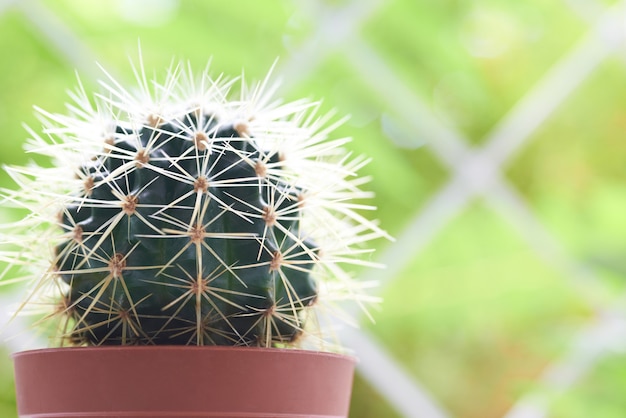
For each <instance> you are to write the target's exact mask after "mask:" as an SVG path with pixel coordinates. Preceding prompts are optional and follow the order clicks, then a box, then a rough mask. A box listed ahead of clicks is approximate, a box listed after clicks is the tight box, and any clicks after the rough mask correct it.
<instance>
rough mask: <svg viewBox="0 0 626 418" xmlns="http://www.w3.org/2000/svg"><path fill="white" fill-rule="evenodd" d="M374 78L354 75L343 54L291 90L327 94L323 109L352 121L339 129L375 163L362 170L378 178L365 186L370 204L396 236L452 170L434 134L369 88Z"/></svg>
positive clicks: (340, 134)
mask: <svg viewBox="0 0 626 418" xmlns="http://www.w3.org/2000/svg"><path fill="white" fill-rule="evenodd" d="M370 81H371V80H365V79H363V78H362V77H361V76H360V75H359V74H355V70H354V67H353V65H352V64H351V63H349V62H347V61H346V60H345V58H344V57H343V56H342V55H341V54H335V55H333V56H332V57H330V58H329V59H328V60H327V61H325V62H324V63H323V64H322V65H320V67H319V68H318V70H317V71H316V72H315V74H314V75H313V76H312V77H311V78H309V79H308V80H307V82H306V83H305V84H303V85H301V86H298V87H297V88H296V89H295V90H293V91H291V92H290V94H291V95H294V97H298V96H311V92H315V96H313V97H324V98H325V99H324V103H323V107H322V109H323V110H322V113H324V111H330V110H332V109H336V110H337V115H338V116H337V118H336V119H338V118H339V117H341V116H343V115H346V114H350V119H349V120H348V121H347V122H346V123H344V124H343V125H342V126H340V127H339V128H338V129H337V130H336V131H335V133H334V136H336V137H344V136H345V137H352V138H353V141H352V142H350V143H349V144H347V145H346V147H347V148H349V149H350V150H352V151H354V153H355V154H356V155H360V154H362V155H365V156H366V157H369V158H371V160H372V161H371V162H370V163H369V164H368V165H367V166H365V167H364V168H363V169H362V171H361V173H362V174H364V175H371V176H372V177H373V179H374V180H375V181H372V182H371V183H369V184H366V185H365V186H363V189H365V190H370V191H372V192H374V194H375V198H374V199H372V200H371V201H370V202H365V203H371V204H374V205H376V206H377V207H378V210H377V211H376V218H378V219H380V220H381V224H382V226H383V227H384V228H385V229H387V230H389V231H390V232H391V233H392V234H394V235H395V234H398V233H399V232H400V230H401V228H402V227H403V226H405V225H406V223H407V222H408V219H409V218H410V217H411V216H413V215H414V214H415V213H416V212H417V210H418V209H419V207H421V206H422V205H423V204H424V203H425V202H426V201H427V200H428V199H429V197H430V196H432V195H433V194H434V193H436V192H437V190H438V189H439V188H440V187H441V186H442V185H443V184H444V182H445V181H446V179H447V177H448V173H447V172H446V170H445V169H444V168H443V167H442V166H441V163H440V162H439V160H438V159H437V158H436V157H435V156H434V155H433V154H432V152H431V151H430V150H429V149H428V147H425V146H422V145H423V144H424V142H425V141H427V140H428V139H429V138H427V137H426V133H424V132H415V131H414V130H413V128H412V127H411V126H410V125H409V124H407V123H405V122H403V121H402V120H401V119H400V118H397V117H396V116H394V115H393V114H392V113H391V112H390V111H389V110H388V109H387V108H386V107H385V105H384V104H383V103H384V100H383V98H381V97H380V96H379V95H378V93H377V92H375V91H372V89H371V88H370V87H369V86H368V83H369V82H370Z"/></svg>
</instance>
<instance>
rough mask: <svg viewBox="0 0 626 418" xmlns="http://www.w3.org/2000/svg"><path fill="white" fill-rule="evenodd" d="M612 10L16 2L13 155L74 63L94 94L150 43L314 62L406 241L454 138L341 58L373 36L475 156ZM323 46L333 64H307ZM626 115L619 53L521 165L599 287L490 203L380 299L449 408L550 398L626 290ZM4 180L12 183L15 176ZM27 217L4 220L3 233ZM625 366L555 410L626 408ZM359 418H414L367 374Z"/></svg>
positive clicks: (456, 223)
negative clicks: (349, 28)
mask: <svg viewBox="0 0 626 418" xmlns="http://www.w3.org/2000/svg"><path fill="white" fill-rule="evenodd" d="M615 3H616V1H613V0H603V1H596V2H593V1H590V2H585V1H550V2H545V1H542V0H529V1H524V2H511V1H505V0H485V1H480V2H478V1H473V0H437V1H435V0H391V1H380V2H379V1H376V0H372V2H362V6H359V5H360V4H361V3H359V2H354V1H349V0H327V1H302V2H295V1H291V0H268V1H263V2H259V1H254V0H238V1H235V2H216V1H207V2H201V1H176V0H158V1H157V0H154V1H147V0H143V1H140V0H116V1H110V2H101V1H96V0H87V1H83V0H55V1H53V0H42V1H41V2H37V1H32V2H23V3H19V2H16V3H15V4H14V5H13V6H9V7H6V8H5V9H1V8H0V13H1V14H0V50H1V51H2V52H3V56H4V57H10V59H5V60H3V62H2V63H1V64H0V91H2V94H1V95H0V126H1V127H2V144H1V145H0V146H1V147H2V148H1V152H0V163H3V164H24V163H26V162H27V161H28V158H29V157H28V156H27V155H26V154H24V153H23V152H22V151H21V146H22V143H23V140H24V139H26V136H27V135H26V132H25V130H24V129H23V127H22V123H26V124H28V125H30V126H32V127H34V128H38V122H37V121H36V119H35V117H34V116H33V112H32V106H33V105H37V106H40V107H42V108H44V109H46V110H49V111H54V112H62V111H63V109H64V102H65V101H66V100H67V95H66V93H65V91H66V90H67V89H68V88H72V87H73V86H74V85H75V84H76V77H75V74H74V71H75V67H77V66H78V67H79V68H78V70H79V72H80V76H81V79H82V81H83V82H84V84H85V85H86V87H87V88H88V89H93V88H95V87H97V83H96V79H95V76H94V74H99V70H98V69H97V67H96V66H95V64H94V63H93V62H92V61H94V60H97V61H98V62H99V63H101V64H102V65H103V66H104V67H105V68H106V69H107V70H109V71H111V72H112V73H113V74H115V75H120V76H121V77H122V78H123V79H127V80H131V79H132V73H131V71H130V66H129V65H128V57H130V58H131V59H135V60H136V58H137V45H138V43H139V42H140V43H141V50H142V55H143V59H144V61H145V65H146V68H148V69H156V71H157V73H158V72H160V71H161V70H165V68H167V66H169V64H170V62H171V60H172V57H176V58H183V59H189V60H190V61H191V63H192V64H193V65H194V66H195V67H196V68H198V69H201V68H203V67H204V66H205V64H206V63H207V62H208V61H209V59H211V58H212V68H213V70H214V72H215V73H216V74H218V73H220V72H224V73H225V74H229V75H233V76H236V75H239V74H241V72H242V70H245V75H246V78H248V79H258V78H261V77H263V76H264V75H265V73H266V72H267V70H268V69H269V68H270V67H271V66H272V64H273V63H274V61H275V59H276V58H277V57H280V58H279V61H278V64H277V68H278V69H277V73H278V74H279V75H280V71H281V68H284V67H283V65H285V66H287V67H288V65H287V64H293V63H294V62H295V64H296V67H297V64H298V62H299V60H301V59H302V60H305V61H302V62H301V63H300V64H301V67H300V72H298V73H291V74H289V76H290V77H295V81H292V80H289V79H288V80H285V81H286V82H287V83H288V84H289V89H288V91H285V92H283V94H284V95H286V96H287V98H288V99H293V98H297V97H300V96H307V97H313V98H318V99H324V103H323V106H322V107H323V109H324V110H330V109H333V108H336V109H337V110H338V114H339V115H343V114H351V115H352V118H351V119H350V121H348V122H347V123H346V124H345V125H344V126H342V127H340V128H339V129H338V131H337V135H339V136H352V137H354V138H355V141H354V142H353V143H351V144H350V145H349V146H350V147H351V149H353V150H354V151H355V153H364V154H366V155H369V156H371V157H373V160H372V162H371V163H370V164H369V165H368V166H367V167H365V169H364V170H363V171H364V173H365V174H369V175H371V176H372V178H373V181H372V182H371V183H370V184H369V188H370V189H371V190H373V191H374V192H375V193H376V198H375V199H373V200H372V202H371V203H373V204H375V205H377V206H378V207H379V211H378V217H379V218H380V220H381V223H382V225H383V226H384V227H385V228H386V229H388V230H389V231H390V232H391V233H393V234H394V235H399V234H400V233H401V232H402V230H403V228H404V227H405V226H406V225H407V224H408V223H409V222H410V220H411V219H413V217H414V216H416V215H417V214H418V213H419V212H420V210H421V209H422V208H423V206H424V205H425V204H426V203H427V202H428V200H429V199H430V198H432V197H433V196H434V195H436V193H437V192H438V190H440V188H442V187H443V186H444V185H445V184H446V182H447V181H448V180H449V179H450V174H451V173H449V171H448V169H447V168H446V167H445V165H444V164H442V163H441V162H440V161H439V160H438V158H437V157H436V156H435V154H434V153H433V152H432V151H431V149H430V147H429V146H428V144H429V143H430V142H432V141H435V140H437V139H436V138H432V137H430V136H429V133H428V132H424V131H420V132H416V131H415V130H414V129H412V128H410V126H415V124H420V122H421V121H419V120H417V121H412V122H413V123H412V124H409V123H407V121H403V120H402V119H401V118H399V117H398V115H396V114H395V112H394V111H393V110H392V109H389V108H388V103H389V102H390V101H393V100H394V98H389V97H384V93H382V92H384V86H385V84H386V80H385V79H371V78H369V77H366V76H364V75H363V74H364V73H363V72H360V71H358V66H359V65H361V63H358V62H353V61H351V60H350V59H349V58H347V57H346V54H344V53H343V52H342V48H344V49H348V48H351V47H352V46H353V45H354V44H352V43H353V42H357V43H358V42H364V43H366V45H367V46H368V47H370V48H371V49H372V51H373V52H374V53H375V54H377V55H378V56H380V57H381V58H382V59H383V60H384V62H385V63H386V64H387V65H389V66H390V68H391V69H392V71H393V74H394V75H395V77H397V79H398V80H399V81H400V82H401V83H403V85H404V86H405V88H406V89H407V90H409V91H410V92H411V93H413V94H414V95H416V96H417V97H419V98H420V99H421V100H422V101H423V102H424V103H425V104H426V106H427V107H428V108H429V109H430V110H431V111H432V113H433V115H434V117H436V118H437V119H438V122H440V123H443V124H446V125H448V126H450V127H452V128H454V129H457V130H458V131H459V132H460V133H462V134H463V135H465V136H466V137H467V140H468V141H469V143H470V144H471V145H472V146H475V147H477V146H480V145H481V144H483V143H484V141H485V138H486V137H488V135H489V133H490V131H491V130H492V129H493V128H494V127H495V126H496V125H497V124H498V122H499V121H500V120H501V119H502V118H503V117H504V116H505V115H506V114H507V112H508V111H510V110H511V109H512V108H513V107H514V106H515V104H516V103H517V102H518V101H519V100H520V99H522V98H523V97H524V95H525V94H526V93H528V92H529V91H530V90H531V89H532V88H533V86H534V85H535V84H536V83H537V82H539V80H541V78H542V77H543V76H544V74H546V72H547V71H548V70H549V69H550V68H551V67H552V66H553V65H555V64H557V63H558V62H559V60H560V59H561V58H562V57H563V56H565V55H566V54H567V53H568V52H569V51H570V50H571V48H573V47H574V46H575V45H576V43H577V42H579V41H580V40H581V39H582V38H583V37H584V36H585V35H586V34H587V32H588V30H589V24H588V20H587V19H589V18H592V17H593V16H592V15H593V13H591V12H593V11H594V10H595V9H594V7H595V6H597V7H601V6H604V5H606V6H609V5H611V4H615ZM42 7H43V8H42ZM347 7H352V8H353V10H357V9H358V8H359V7H363V8H371V9H372V13H371V14H369V15H367V17H366V18H365V21H364V22H363V24H362V25H361V26H360V27H357V28H356V30H355V33H353V34H351V36H348V37H347V38H346V39H345V40H340V39H336V40H335V39H331V40H330V42H328V41H327V40H324V39H323V37H321V36H320V33H323V31H324V30H325V29H326V27H324V26H323V25H322V26H320V24H319V23H318V22H319V21H320V20H322V21H324V20H326V21H328V22H332V25H335V26H332V25H330V24H329V26H328V29H329V30H330V29H333V30H335V31H337V30H338V28H339V29H340V28H341V27H342V25H344V24H345V22H344V21H343V20H339V19H337V18H336V19H335V20H332V18H333V16H335V17H336V16H340V14H339V13H340V12H342V11H343V10H345V8H347ZM42 11H43V13H42ZM50 17H51V18H52V20H46V19H49V18H50ZM59 23H60V25H59ZM48 24H50V25H51V26H50V27H48V29H50V30H52V31H54V32H55V34H56V35H58V36H56V39H58V40H60V41H61V42H64V41H68V40H69V42H70V44H69V51H70V53H71V51H79V55H80V54H82V53H83V52H86V53H88V54H86V55H85V56H82V57H81V62H80V63H77V62H72V61H71V60H68V51H65V52H64V51H63V50H62V49H59V48H58V46H57V45H55V44H54V42H51V41H50V40H49V38H48V37H47V35H44V34H43V32H42V31H41V27H39V26H38V25H44V26H45V25H48ZM327 24H328V23H327ZM59 28H62V29H63V30H58V29H59ZM68 34H69V35H68ZM71 42H76V43H75V44H72V43H71ZM342 42H343V44H342ZM311 46H312V47H313V49H315V47H317V48H318V49H317V54H318V55H319V56H313V57H300V56H299V55H298V54H299V53H300V52H302V49H303V48H307V47H311ZM83 47H84V49H81V48H83ZM305 52H306V51H305ZM89 54H91V55H89ZM307 58H309V59H311V61H310V62H308V61H306V59H307ZM313 64H315V65H313ZM309 67H311V68H309ZM381 84H382V87H383V88H382V89H381V88H373V86H374V85H378V86H380V85H381ZM624 109H626V69H625V67H624V61H623V59H622V57H616V58H615V59H609V60H606V61H604V62H603V63H602V65H601V66H600V68H598V69H597V70H596V71H595V72H594V73H593V74H592V75H591V77H590V78H589V79H587V80H586V81H585V82H584V83H583V84H582V85H581V86H579V88H578V89H577V90H576V91H575V92H574V93H573V94H572V95H571V96H570V97H568V98H567V99H566V101H565V102H564V103H563V104H562V105H560V106H559V108H558V109H557V110H556V112H555V114H554V115H552V116H551V117H550V118H549V119H548V120H547V121H546V123H545V124H543V125H542V126H541V128H540V129H539V130H537V131H536V132H534V133H533V135H532V137H531V138H530V140H529V141H527V143H525V144H524V146H523V147H522V148H521V149H520V151H519V153H518V154H517V155H515V156H514V157H513V158H512V159H511V160H510V161H509V162H507V164H506V166H505V167H504V171H505V172H504V175H505V177H506V179H507V181H508V182H509V183H510V184H511V185H512V186H513V187H514V188H515V189H516V190H517V191H519V193H520V194H521V196H522V197H523V198H524V199H525V201H526V202H527V204H528V207H529V209H530V210H531V211H532V213H533V214H534V215H535V216H536V217H537V219H538V220H539V221H540V222H541V223H542V224H543V225H544V226H545V228H546V229H547V231H548V232H549V233H551V234H553V235H554V237H555V238H556V239H557V240H558V242H559V244H560V245H562V246H563V248H564V249H565V251H566V252H567V253H568V254H569V256H571V257H573V258H574V259H577V260H581V261H583V262H590V266H591V267H592V268H596V271H594V272H595V273H596V274H597V276H598V277H599V278H600V281H599V282H595V283H593V284H592V285H590V286H589V287H586V285H585V284H581V283H579V282H576V281H575V280H574V279H573V278H572V277H568V275H567V274H566V273H565V272H564V271H562V270H560V269H558V268H557V267H556V266H555V265H553V264H552V263H550V261H549V257H548V256H546V255H545V254H541V253H538V252H537V250H536V249H535V248H533V247H532V246H531V245H530V244H529V243H528V242H527V241H525V240H524V239H523V238H522V237H523V234H521V233H520V232H521V231H520V230H519V229H518V227H517V226H516V225H515V224H514V223H511V219H510V218H505V217H502V214H501V212H500V209H499V208H496V207H494V206H492V204H491V203H490V202H489V201H488V200H484V201H483V200H482V199H475V200H474V201H472V202H471V204H469V205H468V206H467V207H466V208H465V209H464V210H463V211H462V213H461V214H460V215H459V216H458V217H457V218H456V219H453V220H452V221H451V222H450V223H449V224H448V225H447V226H446V227H445V228H444V229H443V231H441V232H440V233H439V234H438V235H437V236H436V237H435V239H434V240H433V241H432V242H431V243H430V244H429V245H428V246H427V247H426V248H425V249H424V250H423V251H422V252H421V253H419V254H416V255H415V257H414V259H413V261H412V262H411V263H410V265H409V266H407V267H406V268H404V269H403V271H402V272H401V273H400V274H399V276H398V277H396V278H392V279H393V280H391V281H390V284H389V286H387V287H386V288H385V289H383V295H382V296H384V298H385V301H384V303H383V304H382V306H381V309H380V311H376V312H374V315H375V318H376V324H375V325H374V324H372V325H366V326H367V327H369V330H370V331H371V333H372V334H374V335H375V336H377V337H378V338H379V339H380V341H382V342H383V344H384V345H385V346H386V347H387V348H388V350H389V351H390V353H391V354H392V355H393V356H394V357H395V358H396V359H397V360H398V361H399V362H400V363H401V364H402V365H403V366H404V367H406V369H407V370H408V371H409V373H410V374H411V375H412V376H414V377H415V378H416V379H419V381H420V382H421V383H422V385H423V386H424V387H426V388H427V389H428V390H429V391H430V392H431V393H432V394H433V395H434V397H435V398H436V399H437V400H438V401H439V403H440V404H441V405H442V406H443V407H444V408H445V409H446V410H448V411H450V414H451V416H454V417H459V418H492V417H493V418H495V417H500V416H502V415H503V414H504V413H505V412H506V411H507V410H508V409H509V408H510V407H511V405H512V404H513V403H514V402H515V400H516V399H518V398H519V397H520V396H521V395H523V394H524V393H527V392H528V391H529V390H541V385H540V384H538V383H537V382H536V379H537V377H538V376H539V375H540V374H541V372H542V371H543V370H544V368H545V367H546V366H547V365H548V364H550V363H551V362H552V361H554V360H555V359H556V358H557V357H558V356H559V354H561V353H563V352H564V351H565V350H566V349H567V347H568V344H569V342H570V341H571V339H572V338H573V335H574V333H575V332H576V330H577V329H578V328H579V327H580V326H582V325H583V324H584V323H585V322H586V321H588V320H589V319H591V318H593V317H594V315H595V313H594V309H593V306H592V304H598V303H599V304H602V303H611V302H614V300H615V299H616V298H617V297H618V296H619V295H620V293H622V292H624V277H625V271H624V269H623V265H622V264H623V263H622V262H621V260H623V254H624V251H626V242H625V241H624V238H623V237H624V236H626V217H624V215H623V208H624V207H626V182H624V179H625V178H626V164H624V161H625V158H626V141H624V128H626V116H625V115H626V113H625V112H624ZM424 144H425V146H420V145H424ZM0 186H1V187H11V185H10V183H9V181H8V178H7V176H6V174H4V173H3V172H1V173H0ZM14 216H15V214H14V213H9V212H7V211H6V210H3V209H2V210H0V217H1V218H2V219H0V221H2V222H7V221H8V220H9V219H11V218H12V217H14ZM389 245H390V244H388V243H384V242H380V243H379V246H380V247H381V248H388V246H389ZM391 248H392V249H393V247H391ZM611 266H616V267H614V268H611ZM620 266H621V267H620ZM381 275H384V272H381ZM0 291H3V290H2V289H0ZM4 291H6V289H5V290H4ZM0 359H1V360H0V376H2V379H0V416H2V417H11V416H14V415H12V414H14V396H13V394H12V381H11V380H10V379H11V371H10V360H9V358H8V356H7V355H5V354H3V355H2V356H0ZM625 364H626V359H625V358H624V356H623V355H619V354H615V355H613V356H610V357H607V358H606V359H604V360H603V361H601V362H600V364H599V365H598V367H596V368H595V369H594V370H593V372H592V373H591V374H590V375H589V376H586V377H585V378H584V379H583V381H581V382H580V383H579V384H577V385H576V386H575V387H574V388H573V389H572V391H571V393H566V394H563V395H558V396H557V395H555V396H554V399H553V400H554V402H553V410H552V411H551V414H552V415H551V416H554V417H557V418H577V417H589V416H593V417H594V418H596V417H597V418H614V417H615V418H617V417H621V416H623V411H624V410H626V405H625V404H624V400H623V399H624V397H623V387H624V384H625V383H626V380H625V379H626V368H625V366H624V365H625ZM352 416H353V417H355V418H370V417H371V418H380V417H383V416H384V417H394V416H397V414H396V413H395V412H393V411H392V410H391V407H390V406H389V405H387V404H386V403H385V401H384V400H383V399H381V398H380V396H378V395H377V394H376V393H375V391H374V390H373V389H372V387H371V385H369V384H368V383H367V382H365V381H363V380H362V379H359V378H357V380H356V383H355V390H354V400H353V410H352Z"/></svg>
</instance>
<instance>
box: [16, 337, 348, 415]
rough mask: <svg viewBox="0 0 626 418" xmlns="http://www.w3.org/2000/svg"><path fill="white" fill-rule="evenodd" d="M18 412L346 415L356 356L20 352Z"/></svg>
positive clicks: (158, 350) (245, 351) (176, 350)
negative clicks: (354, 357)
mask: <svg viewBox="0 0 626 418" xmlns="http://www.w3.org/2000/svg"><path fill="white" fill-rule="evenodd" d="M14 363H15V375H16V378H15V383H16V391H17V407H18V413H19V415H20V417H24V418H26V417H28V418H53V417H54V418H61V417H63V418H70V417H72V418H75V417H85V418H86V417H89V418H95V417H124V418H128V417H143V418H146V417H159V418H162V417H195V418H197V417H220V418H227V417H228V418H235V417H237V418H244V417H250V418H252V417H254V418H269V417H276V418H278V417H291V418H304V417H318V418H322V417H323V418H335V417H346V416H347V414H348V409H349V402H350V394H351V389H352V378H353V373H354V359H353V358H351V357H347V356H342V355H337V354H329V353H318V352H311V351H300V350H281V349H262V348H237V347H179V346H157V347H86V348H57V349H44V350H33V351H25V352H21V353H17V354H15V355H14Z"/></svg>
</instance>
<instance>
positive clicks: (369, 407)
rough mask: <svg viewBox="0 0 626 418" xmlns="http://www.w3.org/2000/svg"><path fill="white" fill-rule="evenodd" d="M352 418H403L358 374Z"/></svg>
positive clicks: (353, 391) (354, 387)
mask: <svg viewBox="0 0 626 418" xmlns="http://www.w3.org/2000/svg"><path fill="white" fill-rule="evenodd" d="M352 399H353V401H352V402H351V403H350V415H349V417H350V418H381V417H385V418H402V417H401V415H398V413H397V412H396V411H394V409H393V405H390V404H389V403H387V401H386V400H385V398H383V397H382V396H380V394H379V393H378V392H377V391H376V390H375V389H373V388H372V387H371V386H370V384H369V383H368V382H367V380H365V379H363V378H362V377H361V376H360V375H359V374H358V373H356V375H355V376H354V386H353V388H352Z"/></svg>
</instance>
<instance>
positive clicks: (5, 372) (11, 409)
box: [0, 349, 17, 418]
mask: <svg viewBox="0 0 626 418" xmlns="http://www.w3.org/2000/svg"><path fill="white" fill-rule="evenodd" d="M0 376H2V379H0V416H2V417H6V418H12V417H17V415H16V413H15V411H16V410H17V409H16V404H15V389H14V388H13V385H14V380H13V364H12V363H11V357H10V356H9V354H8V353H7V352H6V351H5V350H4V349H0Z"/></svg>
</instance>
